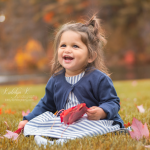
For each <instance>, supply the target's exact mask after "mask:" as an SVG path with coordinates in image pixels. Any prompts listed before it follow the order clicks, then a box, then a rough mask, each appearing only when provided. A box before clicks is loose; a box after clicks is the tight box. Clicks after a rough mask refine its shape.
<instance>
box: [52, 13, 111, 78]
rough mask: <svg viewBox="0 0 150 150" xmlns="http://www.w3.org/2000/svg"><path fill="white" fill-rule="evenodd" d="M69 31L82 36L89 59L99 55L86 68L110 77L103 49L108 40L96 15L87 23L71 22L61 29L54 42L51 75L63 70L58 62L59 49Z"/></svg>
mask: <svg viewBox="0 0 150 150" xmlns="http://www.w3.org/2000/svg"><path fill="white" fill-rule="evenodd" d="M68 30H71V31H74V32H77V33H79V34H80V35H81V40H82V42H83V43H84V44H85V45H86V46H87V49H88V52H89V57H91V58H92V57H93V55H94V53H95V52H96V54H97V57H96V59H95V60H94V61H93V62H92V63H90V64H88V65H87V66H86V68H89V69H88V71H90V70H93V68H96V69H98V70H100V71H102V72H104V73H105V74H107V75H108V76H109V73H108V70H107V67H106V66H105V63H104V57H103V48H104V46H105V44H106V39H105V36H104V32H103V30H102V28H101V26H100V20H99V19H98V18H97V17H96V15H93V16H92V18H91V19H90V20H89V21H87V22H86V23H73V22H69V23H66V24H64V25H63V26H62V27H61V28H60V29H59V31H58V33H57V34H56V37H55V40H54V57H53V60H52V68H51V74H52V75H53V74H54V75H57V74H59V71H60V70H62V69H63V67H62V66H61V64H60V63H59V61H58V47H59V43H60V39H61V36H62V34H63V33H64V32H65V31H68ZM86 68H85V69H86Z"/></svg>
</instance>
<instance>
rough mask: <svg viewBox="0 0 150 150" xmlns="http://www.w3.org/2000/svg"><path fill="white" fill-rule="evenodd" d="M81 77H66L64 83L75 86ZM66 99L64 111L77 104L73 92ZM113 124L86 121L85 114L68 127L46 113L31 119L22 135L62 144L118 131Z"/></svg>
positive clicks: (51, 114) (111, 122)
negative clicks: (42, 137) (57, 140)
mask: <svg viewBox="0 0 150 150" xmlns="http://www.w3.org/2000/svg"><path fill="white" fill-rule="evenodd" d="M83 76H84V72H82V73H81V74H79V75H77V76H74V77H66V81H67V82H69V83H70V84H75V83H77V82H78V81H79V80H80V79H81V78H82V77H83ZM68 99H69V101H67V103H66V105H65V109H68V108H70V107H72V106H75V105H77V104H79V102H78V100H77V98H76V96H75V95H74V94H73V92H70V94H69V96H68ZM113 122H114V121H113V120H88V119H87V115H86V114H85V115H84V116H83V117H82V118H81V119H79V120H78V121H76V122H74V123H73V124H71V125H69V126H68V125H64V124H63V123H61V120H60V117H56V116H55V115H54V114H53V113H51V112H49V111H47V112H45V113H43V114H41V115H39V116H37V117H35V118H33V119H32V120H30V121H29V122H28V123H27V124H26V125H25V127H24V135H25V136H27V135H37V136H38V135H42V136H48V137H53V138H58V139H59V140H60V139H61V142H63V140H64V141H65V140H66V139H75V138H82V137H84V136H93V135H98V134H101V135H102V134H106V133H108V132H113V131H116V130H119V129H120V125H118V124H116V125H113ZM66 128H67V129H66ZM38 139H39V137H38ZM40 139H41V138H40ZM51 142H52V141H51Z"/></svg>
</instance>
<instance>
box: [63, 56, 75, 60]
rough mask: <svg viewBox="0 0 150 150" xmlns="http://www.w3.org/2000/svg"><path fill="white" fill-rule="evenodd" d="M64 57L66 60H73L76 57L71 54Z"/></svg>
mask: <svg viewBox="0 0 150 150" xmlns="http://www.w3.org/2000/svg"><path fill="white" fill-rule="evenodd" d="M63 59H65V60H73V59H74V58H73V57H71V56H63Z"/></svg>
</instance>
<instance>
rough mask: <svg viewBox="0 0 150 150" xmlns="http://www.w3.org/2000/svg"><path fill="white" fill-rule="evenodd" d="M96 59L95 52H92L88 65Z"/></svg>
mask: <svg viewBox="0 0 150 150" xmlns="http://www.w3.org/2000/svg"><path fill="white" fill-rule="evenodd" d="M96 57H97V53H96V52H93V57H89V59H88V63H92V62H93V61H94V60H95V59H96Z"/></svg>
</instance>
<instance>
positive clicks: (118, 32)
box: [0, 0, 150, 78]
mask: <svg viewBox="0 0 150 150" xmlns="http://www.w3.org/2000/svg"><path fill="white" fill-rule="evenodd" d="M96 11H98V16H99V17H100V18H101V19H102V27H103V28H104V29H105V30H106V35H107V39H108V42H107V45H106V48H105V55H106V63H107V66H108V67H109V68H114V67H115V68H123V67H125V68H127V70H129V71H131V70H133V68H135V67H136V66H143V65H144V66H150V42H149V39H150V15H149V14H150V1H149V0H113V1H112V0H72V1H70V0H43V1H40V0H30V1H25V0H18V1H15V0H1V1H0V15H5V21H4V22H0V73H10V72H11V73H16V72H17V73H32V72H35V71H36V72H43V71H44V72H48V71H49V67H50V66H49V62H50V60H51V58H52V53H53V39H54V36H55V33H56V30H57V29H58V28H59V27H60V26H61V25H62V24H64V23H66V22H70V21H76V22H81V21H82V19H88V18H89V17H91V15H92V14H93V13H94V12H96ZM142 68H143V67H142ZM112 70H113V69H112ZM149 70H150V69H149ZM147 74H148V75H146V76H145V77H150V72H148V73H147ZM134 77H135V76H134ZM127 78H132V74H131V76H130V74H129V76H127Z"/></svg>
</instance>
